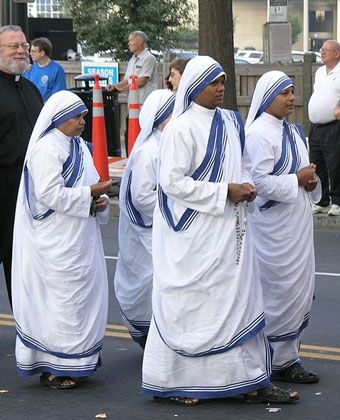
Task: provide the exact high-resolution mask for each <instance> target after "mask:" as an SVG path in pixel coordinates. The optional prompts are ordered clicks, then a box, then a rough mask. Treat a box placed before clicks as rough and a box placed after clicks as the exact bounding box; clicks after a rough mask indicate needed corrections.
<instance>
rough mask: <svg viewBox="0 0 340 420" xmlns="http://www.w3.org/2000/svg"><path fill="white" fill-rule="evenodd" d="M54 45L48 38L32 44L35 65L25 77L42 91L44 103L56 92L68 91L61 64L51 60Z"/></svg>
mask: <svg viewBox="0 0 340 420" xmlns="http://www.w3.org/2000/svg"><path fill="white" fill-rule="evenodd" d="M51 55H52V44H51V41H50V40H49V39H48V38H36V39H34V40H33V41H32V42H31V57H32V60H33V65H32V67H31V69H30V70H28V71H26V72H25V73H24V76H25V77H26V78H27V79H29V80H30V81H31V82H33V83H34V84H35V85H36V87H37V88H38V89H39V90H40V93H41V95H42V97H43V99H44V102H46V101H47V99H48V98H49V97H50V96H51V95H52V94H53V93H55V92H58V91H59V90H63V89H66V75H65V71H64V69H63V68H62V66H61V65H60V64H58V63H57V62H55V61H52V60H51Z"/></svg>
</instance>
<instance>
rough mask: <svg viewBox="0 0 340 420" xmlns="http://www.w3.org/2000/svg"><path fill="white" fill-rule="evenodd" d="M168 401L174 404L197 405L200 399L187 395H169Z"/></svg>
mask: <svg viewBox="0 0 340 420" xmlns="http://www.w3.org/2000/svg"><path fill="white" fill-rule="evenodd" d="M170 401H171V402H173V403H174V404H178V405H186V406H190V405H197V404H199V403H200V400H198V399H197V398H188V397H170Z"/></svg>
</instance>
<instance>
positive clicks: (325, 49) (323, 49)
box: [319, 47, 336, 53]
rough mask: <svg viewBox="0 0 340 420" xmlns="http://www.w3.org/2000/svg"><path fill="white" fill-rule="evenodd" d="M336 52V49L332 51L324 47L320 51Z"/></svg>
mask: <svg viewBox="0 0 340 420" xmlns="http://www.w3.org/2000/svg"><path fill="white" fill-rule="evenodd" d="M334 51H336V50H334V49H332V48H324V47H322V48H320V50H319V52H321V53H322V52H334Z"/></svg>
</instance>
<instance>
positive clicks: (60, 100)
mask: <svg viewBox="0 0 340 420" xmlns="http://www.w3.org/2000/svg"><path fill="white" fill-rule="evenodd" d="M83 112H87V108H86V106H85V104H84V102H83V101H82V100H81V99H80V98H79V96H77V95H76V94H75V93H72V92H69V91H67V90H61V91H59V92H57V93H55V94H54V95H52V96H51V97H50V98H49V99H48V100H47V101H46V103H45V105H44V107H43V109H42V110H41V112H40V114H39V117H38V119H37V122H36V123H35V126H34V129H33V132H32V135H31V138H30V141H29V144H28V149H27V153H26V160H27V158H28V156H29V154H30V151H31V148H32V146H33V145H34V144H35V143H36V142H37V141H38V140H40V139H41V138H42V137H43V136H44V135H45V134H46V133H47V132H48V131H50V130H52V129H53V128H57V127H59V126H60V125H61V124H63V123H64V122H66V121H68V120H69V119H71V118H74V117H76V116H77V115H79V114H82V113H83Z"/></svg>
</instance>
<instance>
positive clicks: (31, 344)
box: [16, 324, 103, 359]
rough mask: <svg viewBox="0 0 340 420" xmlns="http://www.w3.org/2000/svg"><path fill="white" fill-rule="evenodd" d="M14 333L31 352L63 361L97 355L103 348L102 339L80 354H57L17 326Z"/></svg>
mask: <svg viewBox="0 0 340 420" xmlns="http://www.w3.org/2000/svg"><path fill="white" fill-rule="evenodd" d="M16 332H17V335H18V337H19V338H20V340H21V341H22V343H23V344H24V345H25V346H26V347H28V348H30V349H33V350H38V351H42V352H45V353H48V354H51V355H52V356H56V357H61V358H64V359H79V358H81V357H88V356H92V355H93V354H96V353H98V352H99V351H101V350H102V348H103V339H102V340H99V341H98V342H97V343H96V344H94V345H93V346H92V347H91V348H89V349H87V350H85V351H82V352H81V353H72V354H71V353H63V352H57V351H53V350H52V349H50V348H49V347H47V346H45V345H44V344H42V343H40V342H39V341H38V340H36V339H35V338H33V337H30V336H29V335H27V334H25V333H24V332H23V331H22V329H21V328H20V326H19V324H16Z"/></svg>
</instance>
